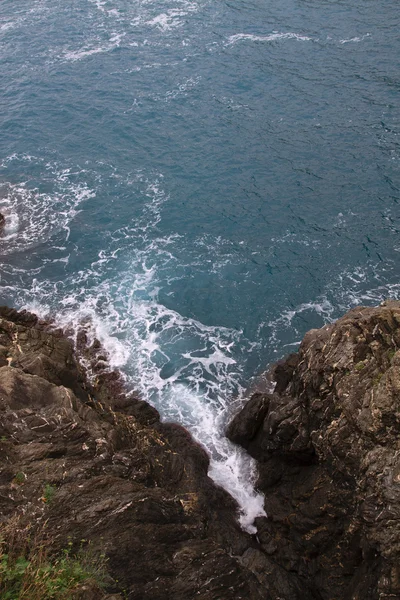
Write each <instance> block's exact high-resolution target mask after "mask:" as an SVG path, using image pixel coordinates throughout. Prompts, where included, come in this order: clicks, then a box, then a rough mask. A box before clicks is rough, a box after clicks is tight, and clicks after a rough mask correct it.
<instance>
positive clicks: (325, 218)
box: [0, 0, 400, 528]
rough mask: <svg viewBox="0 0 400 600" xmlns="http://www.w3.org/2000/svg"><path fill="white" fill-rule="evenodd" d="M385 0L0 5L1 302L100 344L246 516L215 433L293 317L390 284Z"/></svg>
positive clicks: (290, 339)
mask: <svg viewBox="0 0 400 600" xmlns="http://www.w3.org/2000/svg"><path fill="white" fill-rule="evenodd" d="M399 26H400V12H399V10H398V3H397V2H395V1H394V0H383V2H380V3H379V4H377V3H376V2H373V1H372V0H346V1H344V0H330V1H327V0H279V2H270V1H268V0H236V2H231V1H230V0H229V1H228V0H220V1H219V2H216V1H215V0H164V1H162V0H129V1H128V0H79V1H78V0H71V1H70V2H61V0H29V2H28V0H1V2H0V57H1V63H0V76H1V87H0V106H1V110H0V123H1V133H0V210H1V211H2V212H3V213H4V214H5V215H6V218H7V226H6V231H5V234H4V236H3V237H2V238H1V239H0V253H1V261H2V269H1V281H0V284H1V301H2V302H3V303H9V304H11V305H14V306H17V307H25V308H30V309H33V310H35V311H37V312H39V313H40V314H41V315H43V316H44V315H47V314H51V315H53V316H55V317H56V319H57V321H58V322H59V323H60V324H62V325H65V326H67V325H68V326H70V327H72V328H73V329H75V331H76V329H77V328H78V327H79V326H81V324H82V323H85V326H86V327H87V328H88V329H89V330H90V332H91V335H92V336H93V337H94V336H97V337H98V338H100V339H101V341H102V342H103V344H104V345H105V347H106V348H107V349H108V351H109V353H110V360H111V363H112V365H113V366H117V367H119V368H121V369H122V371H123V373H124V374H125V377H126V380H127V385H128V386H130V387H132V388H135V389H136V390H138V391H139V392H140V393H141V395H142V396H143V397H144V398H146V399H148V400H149V401H150V402H151V403H153V404H154V405H155V406H157V408H158V409H159V410H160V412H161V414H162V416H163V418H165V419H172V420H178V421H179V422H181V423H182V424H184V425H185V426H187V427H189V429H190V430H191V431H192V433H193V434H194V436H195V437H196V438H197V439H198V440H199V441H200V442H201V443H202V444H204V445H205V447H206V448H207V450H208V451H209V453H210V455H211V457H212V461H211V468H210V475H211V476H212V477H213V478H214V479H215V480H216V481H217V482H218V483H220V484H221V485H223V486H225V487H226V488H227V489H228V490H229V491H230V492H231V493H232V494H233V495H234V496H235V497H236V498H237V500H238V501H239V503H240V505H241V507H242V516H241V520H242V523H243V525H244V526H247V527H248V528H249V527H251V523H252V521H253V518H254V516H256V515H257V514H262V511H263V508H262V503H263V501H262V497H261V496H259V495H258V494H257V492H256V491H255V490H254V489H253V485H252V480H253V478H254V466H253V464H252V462H251V460H250V459H249V458H248V457H247V456H246V455H244V454H243V453H242V452H241V451H239V450H238V449H236V448H234V447H233V446H232V445H231V444H229V443H228V442H227V440H225V438H224V437H223V429H224V426H225V422H226V419H227V414H228V413H229V411H230V410H232V406H233V405H235V403H236V404H237V403H238V402H239V401H240V399H241V398H242V397H243V394H244V393H245V390H246V387H247V386H248V385H249V382H250V381H251V378H253V377H255V376H257V374H259V373H260V372H261V371H262V370H263V369H265V367H266V366H267V365H268V363H270V362H272V361H273V360H275V359H277V358H279V357H282V356H284V355H285V354H287V353H289V352H290V351H292V350H293V349H295V348H296V345H297V344H298V342H299V340H300V339H301V337H302V335H303V334H304V333H305V331H307V330H308V329H309V328H311V327H319V326H321V325H322V324H323V323H325V322H327V321H329V320H332V319H334V318H336V317H338V316H340V315H341V314H342V313H343V312H344V311H345V310H347V309H348V308H350V307H352V306H354V305H356V304H358V303H364V304H376V303H378V302H379V301H381V300H382V299H383V298H385V297H387V296H392V297H399V296H400V265H399V260H398V257H399V254H398V253H399V251H400V236H399V228H400V220H399V219H400V210H399V200H400V145H399V131H400V112H399V108H400V102H399V91H400V43H399V34H398V32H399Z"/></svg>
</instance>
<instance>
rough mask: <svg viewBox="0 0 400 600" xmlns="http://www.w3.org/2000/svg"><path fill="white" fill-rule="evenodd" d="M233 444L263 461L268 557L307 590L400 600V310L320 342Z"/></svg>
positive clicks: (305, 345) (239, 425) (250, 414)
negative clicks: (288, 572) (293, 576)
mask: <svg viewBox="0 0 400 600" xmlns="http://www.w3.org/2000/svg"><path fill="white" fill-rule="evenodd" d="M270 378H272V379H273V380H274V381H275V382H276V386H275V390H274V392H273V393H271V394H262V393H258V394H254V395H253V396H252V398H251V399H250V401H249V402H248V403H247V405H245V407H244V408H243V410H242V411H241V412H240V413H239V414H238V415H237V416H236V417H235V419H234V420H233V421H232V423H231V424H230V426H229V429H228V437H230V439H231V440H233V441H234V442H237V443H239V444H241V445H242V446H244V447H245V448H247V449H248V451H249V452H250V453H251V454H252V455H253V456H254V457H255V458H256V459H257V460H258V464H259V482H258V485H259V487H260V489H261V490H262V491H263V492H264V493H265V508H266V511H267V513H268V518H266V519H264V518H263V519H259V520H258V527H259V540H260V543H261V548H262V551H263V552H264V553H265V554H266V555H268V556H270V557H271V559H272V560H274V561H276V562H277V563H278V564H280V565H281V566H282V567H283V568H284V569H286V570H287V571H290V572H291V573H292V574H293V575H295V577H296V578H297V581H298V582H299V586H300V587H301V591H300V592H297V594H298V595H297V596H296V592H295V593H294V594H293V595H291V596H283V597H285V598H286V597H287V598H289V597H290V598H298V599H299V600H300V598H301V599H302V600H303V599H307V598H320V599H324V600H328V599H329V600H333V599H336V600H347V599H349V600H350V599H359V600H369V599H371V600H372V599H378V598H379V599H380V600H386V599H387V600H388V599H389V598H391V599H398V598H400V303H399V302H395V301H388V302H386V303H385V304H384V305H382V306H381V307H378V308H357V309H354V310H352V311H350V312H349V313H348V314H347V315H345V316H344V317H343V318H342V319H340V320H339V321H337V322H336V323H334V324H332V325H327V326H325V327H323V328H322V329H320V330H312V331H310V332H309V333H308V334H307V335H306V336H305V338H304V340H303V342H302V344H301V346H300V350H299V352H298V353H297V354H295V355H291V356H290V357H289V358H288V359H287V360H286V361H282V362H280V363H279V364H278V365H275V367H273V369H272V370H271V373H270Z"/></svg>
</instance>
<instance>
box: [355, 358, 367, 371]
mask: <svg viewBox="0 0 400 600" xmlns="http://www.w3.org/2000/svg"><path fill="white" fill-rule="evenodd" d="M364 367H365V363H364V362H363V361H362V360H361V361H360V362H358V363H357V364H356V369H357V371H362V369H364Z"/></svg>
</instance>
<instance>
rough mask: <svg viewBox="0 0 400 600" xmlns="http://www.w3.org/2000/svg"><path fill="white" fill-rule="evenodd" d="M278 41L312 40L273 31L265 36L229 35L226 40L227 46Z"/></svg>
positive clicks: (302, 36)
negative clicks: (248, 42)
mask: <svg viewBox="0 0 400 600" xmlns="http://www.w3.org/2000/svg"><path fill="white" fill-rule="evenodd" d="M279 40H296V41H298V42H310V41H312V38H310V37H309V36H307V35H301V34H299V33H292V32H288V33H280V32H277V31H274V32H273V33H270V34H267V35H255V34H252V33H236V34H235V35H231V36H230V37H229V39H228V44H235V43H236V42H242V41H250V42H276V41H279Z"/></svg>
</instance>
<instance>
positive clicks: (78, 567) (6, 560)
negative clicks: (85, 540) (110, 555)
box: [0, 518, 110, 600]
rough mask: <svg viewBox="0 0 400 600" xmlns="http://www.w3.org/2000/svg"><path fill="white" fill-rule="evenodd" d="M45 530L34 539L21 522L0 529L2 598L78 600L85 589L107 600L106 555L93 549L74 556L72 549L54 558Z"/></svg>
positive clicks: (16, 599)
mask: <svg viewBox="0 0 400 600" xmlns="http://www.w3.org/2000/svg"><path fill="white" fill-rule="evenodd" d="M50 546H51V539H50V538H49V537H48V536H47V535H46V531H45V527H43V528H42V530H41V531H40V532H39V533H38V534H36V535H34V536H31V531H30V528H29V526H27V527H21V525H20V522H19V520H18V518H14V519H11V520H9V521H8V522H7V524H2V525H1V526H0V598H1V599H2V600H74V598H76V597H77V596H79V595H80V597H81V598H82V597H83V596H82V595H81V594H82V590H83V587H85V588H86V589H88V588H90V590H93V591H95V592H96V593H97V595H96V597H98V598H99V599H100V598H102V597H103V595H104V594H103V591H102V589H103V588H104V587H105V586H106V585H107V583H110V577H109V576H108V575H107V571H106V559H105V556H104V555H98V554H95V553H94V552H93V551H92V549H91V548H90V545H89V546H86V547H85V549H83V548H82V547H81V549H80V550H79V551H78V552H77V553H76V554H73V553H72V551H71V546H72V542H71V543H70V544H69V548H68V549H65V550H63V551H62V552H61V553H60V554H58V555H56V556H52V555H51V552H50Z"/></svg>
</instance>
